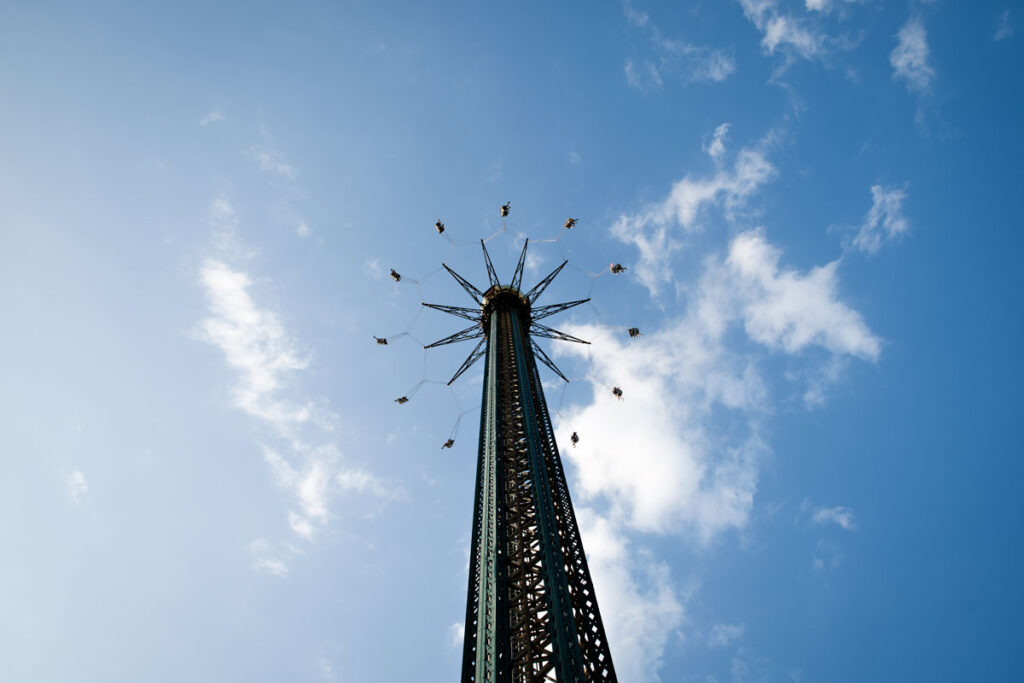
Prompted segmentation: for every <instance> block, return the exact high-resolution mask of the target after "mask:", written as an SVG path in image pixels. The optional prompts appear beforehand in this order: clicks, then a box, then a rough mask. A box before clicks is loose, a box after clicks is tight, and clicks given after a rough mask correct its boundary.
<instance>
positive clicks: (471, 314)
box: [423, 302, 481, 322]
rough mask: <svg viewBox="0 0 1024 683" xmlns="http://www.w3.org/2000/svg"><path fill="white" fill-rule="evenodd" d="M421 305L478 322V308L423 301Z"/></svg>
mask: <svg viewBox="0 0 1024 683" xmlns="http://www.w3.org/2000/svg"><path fill="white" fill-rule="evenodd" d="M423 305H424V306H426V307H427V308H433V309H434V310H435V311H441V312H442V313H448V314H450V315H455V316H458V317H460V318H465V319H466V320H472V321H473V322H480V320H481V318H480V309H479V308H464V307H462V306H446V305H444V304H428V303H426V302H423Z"/></svg>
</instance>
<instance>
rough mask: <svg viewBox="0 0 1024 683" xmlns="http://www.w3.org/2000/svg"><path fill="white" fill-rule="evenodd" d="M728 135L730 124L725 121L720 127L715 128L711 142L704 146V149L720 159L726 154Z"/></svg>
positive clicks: (713, 157) (716, 158)
mask: <svg viewBox="0 0 1024 683" xmlns="http://www.w3.org/2000/svg"><path fill="white" fill-rule="evenodd" d="M728 136H729V124H728V123H723V124H721V125H720V126H718V128H715V132H714V133H713V134H712V136H711V142H710V143H708V145H707V146H706V147H705V148H704V151H705V152H707V153H708V156H710V157H711V158H712V159H714V160H715V161H718V160H719V159H721V158H722V156H723V155H724V154H725V141H726V139H727V138H728Z"/></svg>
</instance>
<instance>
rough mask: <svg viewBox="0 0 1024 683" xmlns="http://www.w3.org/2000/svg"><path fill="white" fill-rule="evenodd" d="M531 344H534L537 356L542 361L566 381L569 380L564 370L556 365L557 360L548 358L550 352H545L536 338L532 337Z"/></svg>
mask: <svg viewBox="0 0 1024 683" xmlns="http://www.w3.org/2000/svg"><path fill="white" fill-rule="evenodd" d="M530 344H531V345H532V346H533V350H534V352H535V353H536V354H537V357H538V358H540V362H541V363H543V364H544V365H546V366H548V367H549V368H551V370H552V371H553V372H554V373H555V374H556V375H558V376H559V377H561V378H562V379H563V380H565V381H566V382H568V381H569V378H568V377H566V376H565V375H563V374H562V371H561V370H559V369H558V366H557V365H555V362H554V361H553V360H551V359H550V358H548V354H546V353H544V350H543V349H542V348H540V345H539V344H538V343H537V342H536V341H535V340H533V339H530Z"/></svg>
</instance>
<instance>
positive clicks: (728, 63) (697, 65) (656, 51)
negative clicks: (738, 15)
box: [623, 2, 736, 90]
mask: <svg viewBox="0 0 1024 683" xmlns="http://www.w3.org/2000/svg"><path fill="white" fill-rule="evenodd" d="M623 13H624V14H625V16H626V19H627V20H628V21H629V23H630V24H632V25H633V26H635V27H636V28H638V29H642V30H644V31H646V32H647V42H646V49H647V50H648V51H649V54H648V55H646V56H643V57H640V58H638V59H637V60H633V59H627V60H626V63H625V66H624V72H625V75H626V82H627V83H628V84H629V85H630V86H631V87H633V88H637V89H640V90H648V89H654V88H660V87H661V86H662V85H663V83H664V78H665V77H667V76H669V75H671V74H676V73H679V74H682V77H683V79H684V80H685V81H687V82H689V83H700V82H715V83H718V82H721V81H724V80H725V79H727V78H728V77H729V76H730V75H731V74H732V73H733V72H734V71H736V61H735V59H733V57H732V55H730V54H729V53H728V52H726V51H724V50H718V49H713V48H709V47H703V46H700V45H693V44H691V43H688V42H686V41H684V40H676V39H671V38H666V37H665V36H664V35H662V33H661V31H660V30H659V29H658V27H657V26H656V25H655V24H654V22H653V21H651V19H650V16H649V15H648V14H647V13H646V12H643V11H641V10H638V9H636V8H634V7H633V6H632V5H631V4H630V3H629V2H626V3H624V4H623Z"/></svg>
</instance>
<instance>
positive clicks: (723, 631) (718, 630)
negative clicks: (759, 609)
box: [708, 624, 747, 647]
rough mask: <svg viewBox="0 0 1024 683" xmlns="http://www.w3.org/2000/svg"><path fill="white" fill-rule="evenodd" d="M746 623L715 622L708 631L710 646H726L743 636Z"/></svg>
mask: <svg viewBox="0 0 1024 683" xmlns="http://www.w3.org/2000/svg"><path fill="white" fill-rule="evenodd" d="M746 630H747V625H746V624H715V625H714V626H712V627H711V631H710V632H709V633H708V647H725V646H726V645H729V644H730V643H734V642H736V641H737V640H739V639H740V638H742V637H743V634H744V633H746Z"/></svg>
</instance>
